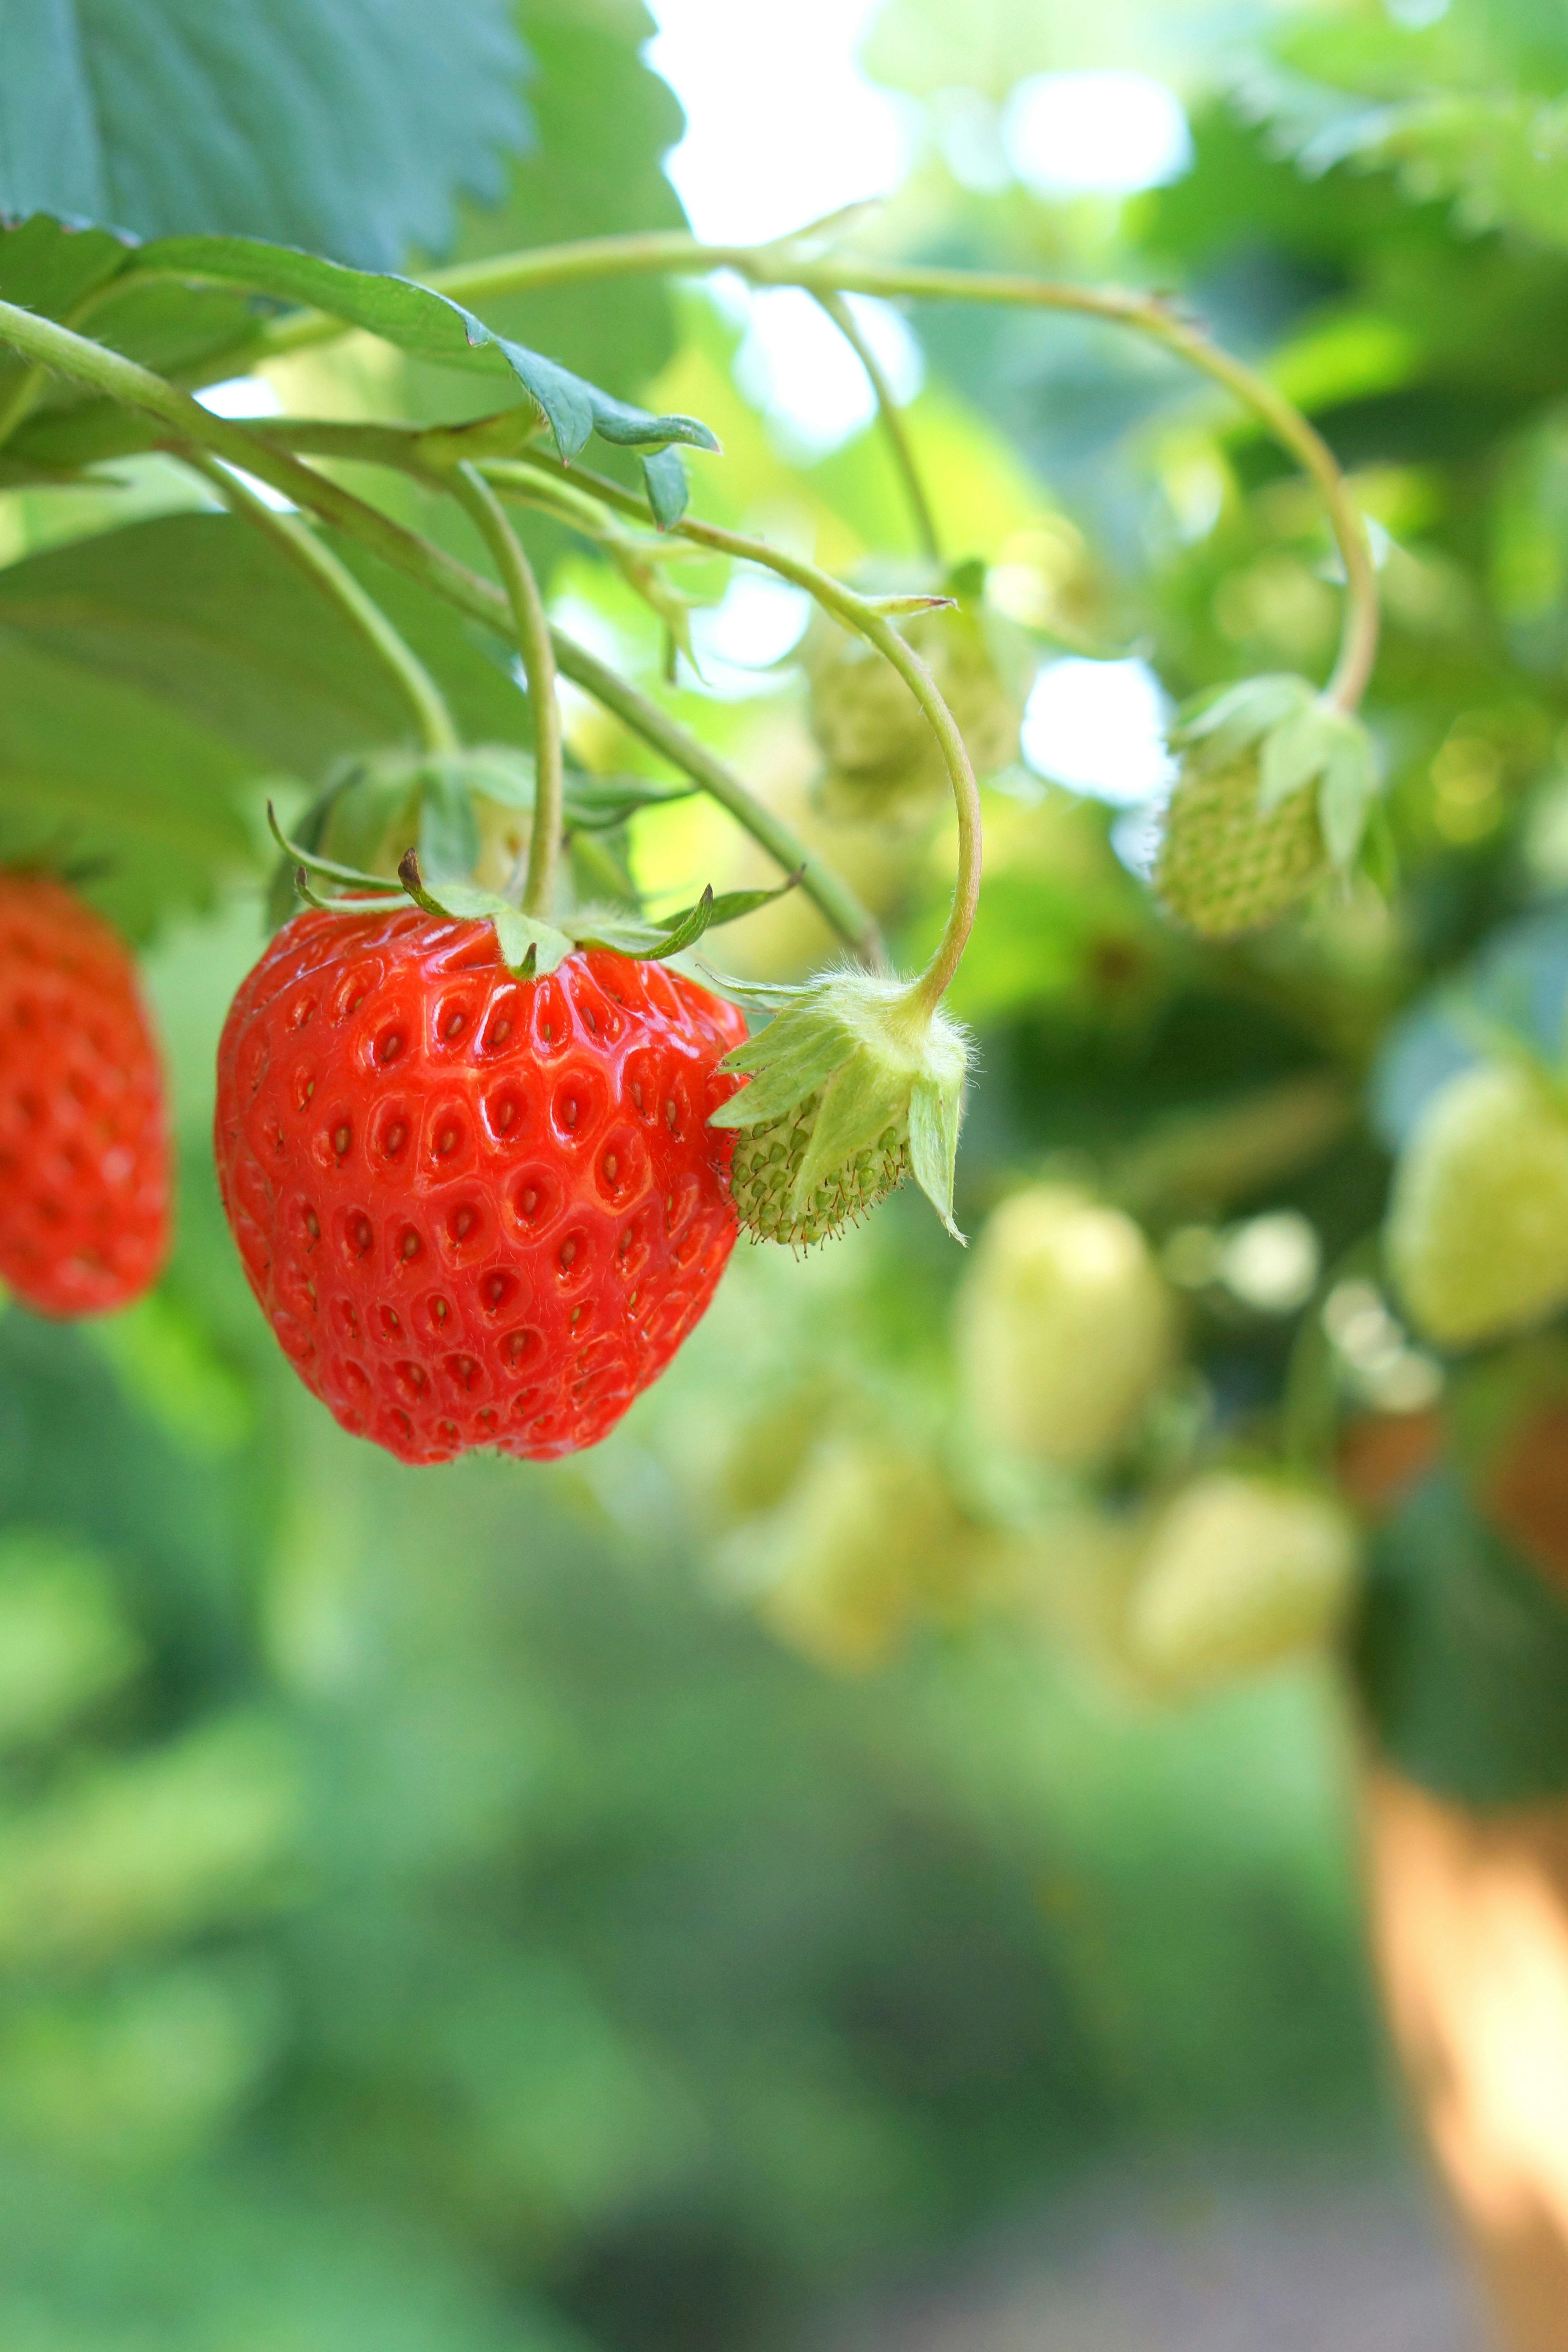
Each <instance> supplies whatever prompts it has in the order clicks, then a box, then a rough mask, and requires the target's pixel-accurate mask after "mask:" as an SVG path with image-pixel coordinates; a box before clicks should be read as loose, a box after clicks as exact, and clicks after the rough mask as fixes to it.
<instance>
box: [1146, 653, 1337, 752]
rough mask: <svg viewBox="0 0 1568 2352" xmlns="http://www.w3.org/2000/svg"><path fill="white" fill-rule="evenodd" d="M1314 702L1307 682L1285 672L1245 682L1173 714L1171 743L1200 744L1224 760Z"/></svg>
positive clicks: (1202, 696)
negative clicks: (1175, 714)
mask: <svg viewBox="0 0 1568 2352" xmlns="http://www.w3.org/2000/svg"><path fill="white" fill-rule="evenodd" d="M1315 700H1316V696H1315V695H1314V693H1313V690H1312V688H1311V687H1310V685H1309V684H1308V682H1307V680H1306V679H1305V678H1304V677H1294V676H1293V675H1292V674H1291V673H1290V672H1289V671H1278V672H1270V673H1268V674H1266V675H1265V676H1263V677H1246V678H1243V679H1242V680H1241V681H1240V683H1239V684H1238V685H1237V686H1230V687H1226V688H1224V689H1223V690H1222V691H1221V692H1220V693H1218V694H1214V695H1199V696H1197V697H1196V698H1194V700H1193V701H1192V702H1190V703H1188V704H1187V705H1186V706H1185V707H1184V709H1183V710H1182V711H1181V712H1180V713H1179V714H1178V716H1177V719H1176V723H1175V725H1174V726H1173V728H1172V730H1171V740H1172V742H1173V743H1174V744H1178V745H1180V744H1184V743H1202V744H1204V745H1205V748H1206V749H1207V751H1209V752H1210V753H1211V754H1212V756H1213V757H1214V758H1215V759H1216V760H1228V759H1231V758H1233V757H1234V756H1235V755H1236V754H1237V752H1238V751H1247V750H1249V749H1250V747H1251V746H1252V745H1253V744H1254V743H1256V742H1258V740H1259V739H1260V738H1261V737H1262V736H1264V735H1267V734H1268V732H1269V730H1271V729H1273V728H1276V727H1278V726H1279V725H1280V724H1281V723H1282V721H1284V720H1285V719H1289V718H1292V717H1293V716H1294V715H1295V714H1296V713H1297V712H1299V711H1300V710H1301V709H1303V708H1304V707H1305V706H1307V705H1308V704H1310V703H1311V702H1313V701H1315Z"/></svg>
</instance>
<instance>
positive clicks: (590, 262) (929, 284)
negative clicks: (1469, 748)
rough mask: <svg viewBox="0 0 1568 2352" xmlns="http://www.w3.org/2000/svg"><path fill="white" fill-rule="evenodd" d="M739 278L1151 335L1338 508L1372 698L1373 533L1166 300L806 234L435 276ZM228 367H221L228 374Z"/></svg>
mask: <svg viewBox="0 0 1568 2352" xmlns="http://www.w3.org/2000/svg"><path fill="white" fill-rule="evenodd" d="M722 269H732V270H735V271H736V272H737V273H738V274H739V275H740V276H741V277H742V278H747V279H749V280H750V281H751V283H752V285H754V286H798V287H801V288H803V289H805V291H806V292H807V293H809V294H815V295H816V297H817V299H818V300H822V299H823V298H824V297H827V298H833V297H836V296H837V297H840V298H841V297H842V296H843V295H845V294H871V295H879V296H881V297H882V298H883V299H894V300H896V299H900V297H902V298H904V299H913V300H916V301H931V302H994V303H997V304H1000V305H1002V306H1004V307H1006V308H1010V309H1019V310H1069V311H1076V312H1079V313H1080V314H1082V315H1085V316H1088V317H1089V318H1096V319H1103V320H1107V321H1109V322H1110V324H1111V325H1113V326H1121V327H1130V328H1131V330H1132V331H1133V332H1134V333H1136V334H1143V335H1148V336H1150V337H1151V338H1152V340H1153V341H1156V342H1159V343H1163V345H1164V347H1165V349H1166V350H1167V351H1168V352H1172V353H1173V355H1174V356H1175V357H1176V358H1178V359H1180V360H1182V361H1184V362H1185V363H1186V365H1188V366H1189V367H1193V368H1196V369H1197V370H1198V371H1199V373H1202V374H1204V375H1206V376H1209V377H1210V378H1211V379H1212V380H1213V381H1214V382H1215V383H1219V384H1223V385H1224V387H1225V389H1226V391H1227V392H1228V393H1230V394H1231V395H1232V397H1233V398H1235V399H1237V400H1239V401H1240V402H1241V403H1242V404H1243V406H1244V407H1246V408H1248V409H1250V410H1251V412H1252V414H1253V415H1254V416H1256V417H1257V419H1258V422H1259V424H1261V425H1264V426H1265V427H1266V429H1267V430H1268V432H1269V433H1270V434H1271V435H1272V436H1274V438H1275V439H1276V440H1278V441H1279V442H1280V443H1281V444H1282V445H1283V446H1284V447H1285V448H1287V449H1289V452H1290V454H1291V456H1292V457H1295V458H1296V459H1297V460H1298V462H1299V463H1300V465H1301V466H1302V467H1304V468H1305V470H1306V471H1307V472H1308V473H1309V474H1310V476H1311V478H1312V479H1313V481H1314V482H1316V484H1317V486H1318V488H1319V490H1320V491H1321V494H1322V499H1323V503H1324V505H1325V507H1326V508H1327V509H1328V515H1329V521H1330V524H1331V527H1332V530H1333V533H1334V537H1335V540H1336V541H1338V544H1339V551H1340V560H1341V562H1342V564H1343V566H1344V573H1345V622H1344V629H1343V633H1342V637H1341V644H1340V653H1339V658H1338V660H1337V662H1336V663H1335V666H1334V671H1333V675H1332V677H1331V678H1330V680H1329V682H1328V685H1327V687H1326V688H1325V689H1324V692H1325V696H1326V698H1327V699H1328V700H1329V701H1330V702H1331V703H1332V704H1333V705H1334V707H1335V708H1336V709H1340V710H1345V711H1350V710H1353V709H1355V708H1356V706H1357V704H1358V703H1359V702H1360V700H1361V698H1362V696H1363V693H1364V691H1365V689H1366V684H1367V680H1368V678H1369V677H1371V675H1372V667H1373V660H1374V658H1375V656H1376V652H1377V636H1378V602H1377V575H1376V571H1375V569H1374V567H1373V560H1372V551H1371V548H1370V546H1369V544H1368V541H1367V534H1366V526H1365V523H1364V521H1363V519H1362V515H1361V512H1360V510H1359V509H1358V508H1357V506H1356V504H1355V501H1354V499H1352V497H1351V494H1350V490H1349V488H1348V486H1347V484H1346V482H1345V478H1344V476H1343V475H1342V472H1341V471H1340V467H1339V465H1338V462H1337V460H1336V459H1335V457H1334V455H1333V452H1332V451H1331V449H1330V447H1329V446H1328V444H1327V442H1326V441H1324V439H1323V437H1322V436H1321V434H1320V433H1318V432H1317V431H1316V430H1315V429H1314V427H1313V426H1312V425H1310V424H1309V423H1308V421H1307V419H1306V417H1305V416H1303V415H1302V414H1301V412H1300V409H1299V408H1297V407H1296V406H1295V404H1294V403H1293V402H1291V401H1289V400H1287V399H1286V397H1285V395H1284V394H1283V393H1281V392H1279V391H1278V390H1277V389H1276V387H1275V386H1274V385H1273V384H1271V383H1269V382H1268V379H1267V378H1266V377H1264V376H1261V375H1259V374H1258V373H1257V372H1256V371H1255V370H1254V369H1252V368H1249V367H1247V365H1246V363H1245V362H1243V361H1241V360H1238V359H1237V358H1235V357H1234V356H1233V355H1232V354H1231V353H1230V352H1226V351H1222V350H1221V349H1220V347H1219V346H1218V345H1217V344H1216V343H1214V342H1211V341H1210V340H1209V338H1208V336H1207V335H1206V334H1205V332H1204V331H1203V329H1202V328H1201V327H1200V326H1198V325H1196V324H1195V323H1194V322H1192V321H1190V320H1186V319H1184V318H1183V317H1182V316H1181V314H1180V313H1179V312H1178V310H1176V309H1175V307H1174V306H1173V304H1172V303H1171V302H1170V301H1169V300H1168V299H1166V298H1165V297H1163V296H1162V295H1158V294H1144V293H1140V292H1138V291H1136V290H1134V289H1131V288H1126V287H1120V286H1074V285H1068V284H1065V283H1063V282H1062V281H1061V280H1059V279H1052V278H1026V277H1021V276H1016V275H1013V274H1011V273H1009V272H1006V271H1001V270H981V269H953V268H938V267H932V266H930V265H925V264H921V263H915V262H901V261H882V260H879V259H875V258H872V257H861V256H858V255H847V254H844V253H842V252H839V251H837V250H835V249H833V244H832V238H831V236H825V235H823V234H810V233H805V232H803V233H801V234H800V235H798V236H784V237H778V238H775V239H774V240H773V242H772V243H771V244H768V245H758V246H745V245H735V246H731V245H704V244H703V243H701V242H700V239H698V238H697V237H694V236H689V235H687V234H685V233H684V232H682V231H680V230H679V229H656V230H648V231H643V232H639V233H636V234H633V235H630V236H603V237H583V238H580V239H578V240H576V241H575V242H574V243H572V244H569V245H554V246H548V245H547V246H535V247H530V248H525V249H524V250H523V251H521V252H518V253H503V254H496V255H493V256H491V257H487V258H486V259H484V260H482V261H468V262H459V263H458V264H456V265H455V266H454V267H453V268H448V269H437V270H434V271H433V272H432V273H431V275H430V277H429V278H427V279H426V284H428V285H430V286H432V287H434V288H435V289H437V292H439V293H443V294H447V295H448V296H450V297H451V298H452V299H454V300H455V301H458V302H463V303H466V304H468V305H470V306H472V305H473V304H475V303H479V302H484V301H488V300H491V299H495V298H496V297H498V296H500V295H507V294H516V293H521V292H524V291H528V290H531V289H537V288H540V287H544V286H566V285H582V284H584V283H587V282H591V281H592V280H594V279H596V278H620V277H636V276H644V275H648V276H668V277H682V276H685V277H702V276H709V275H711V274H712V273H713V272H715V271H717V270H722ZM347 331H348V330H347V328H346V327H345V326H344V325H343V323H342V321H341V320H336V319H333V318H331V317H330V316H329V315H328V314H327V313H326V312H325V311H321V310H298V311H295V312H294V313H292V315H290V316H286V317H284V318H281V319H279V320H274V321H273V322H272V323H271V324H270V325H269V326H267V327H265V328H263V330H262V331H261V333H260V336H259V338H258V345H259V349H260V352H261V353H262V354H263V355H264V356H265V355H267V354H269V353H277V352H294V351H301V350H306V349H309V348H310V347H311V346H313V345H315V344H318V343H322V342H330V341H332V340H333V339H334V338H335V337H337V336H339V335H342V334H345V333H346V332H347ZM230 363H231V362H229V361H228V360H227V359H226V360H225V361H223V362H221V364H222V365H225V366H227V365H229V364H230Z"/></svg>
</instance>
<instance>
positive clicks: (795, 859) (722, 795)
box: [554, 630, 887, 970]
mask: <svg viewBox="0 0 1568 2352" xmlns="http://www.w3.org/2000/svg"><path fill="white" fill-rule="evenodd" d="M554 635H555V658H556V660H557V661H558V662H559V663H560V665H561V670H562V674H563V677H569V678H571V679H572V680H573V681H574V684H576V685H578V686H580V687H582V688H583V689H584V692H585V693H588V694H591V695H592V696H593V698H594V699H595V702H600V703H603V705H604V707H605V709H606V710H613V711H614V712H615V714H616V718H617V719H623V720H624V721H625V723H626V726H627V727H629V728H630V729H631V730H632V732H633V734H634V735H640V736H641V737H642V740H643V741H644V742H645V743H646V744H647V745H648V747H649V749H650V750H652V751H658V752H659V753H660V754H661V755H662V757H663V758H665V759H667V760H668V761H669V762H670V764H671V766H672V767H677V768H679V769H681V770H683V771H684V772H685V773H686V774H687V775H689V777H690V779H691V781H692V782H693V783H694V784H699V785H700V786H701V788H702V790H703V791H704V792H705V793H708V794H709V796H710V798H711V799H713V800H716V801H717V802H718V803H719V805H720V807H721V808H726V809H728V810H729V812H730V814H731V816H732V817H734V818H735V819H736V821H737V822H738V823H739V824H742V825H743V826H744V827H745V830H746V831H747V832H748V833H749V834H750V835H751V836H752V840H753V841H755V842H757V843H758V844H759V845H761V846H762V847H763V849H765V850H766V851H767V853H768V856H770V857H771V858H772V859H773V862H774V864H775V865H777V866H780V867H781V868H782V869H783V871H784V873H786V874H795V873H798V874H799V876H800V887H801V888H802V889H803V890H804V891H805V895H806V897H807V898H809V899H810V900H811V901H812V903H813V905H814V906H815V907H816V909H817V911H818V912H819V913H820V914H822V915H825V916H826V919H827V920H828V922H829V923H831V925H832V926H833V929H835V930H836V931H837V934H838V936H839V938H840V939H841V940H843V941H844V943H845V945H846V946H847V947H848V948H850V949H851V950H853V951H854V953H855V954H856V955H857V956H858V958H859V960H860V961H861V962H862V963H864V964H868V965H869V966H870V967H871V968H872V969H873V970H879V969H880V968H882V967H883V966H884V965H885V963H886V961H887V958H886V953H885V950H884V949H883V946H882V934H881V932H880V930H879V929H878V926H877V922H876V919H875V918H874V917H873V916H872V915H871V914H870V913H869V912H868V909H867V908H864V907H863V906H862V905H861V904H860V901H859V899H858V898H857V897H856V895H855V893H854V891H853V890H851V888H850V887H849V885H848V883H847V882H846V881H845V880H844V879H843V877H841V876H840V875H839V874H837V872H836V871H835V870H834V868H833V867H832V866H829V865H828V864H827V863H826V860H825V859H823V858H821V857H819V856H817V855H816V851H815V850H814V849H808V848H807V847H806V845H805V842H804V841H802V840H801V838H800V836H799V835H798V834H796V833H795V831H794V829H793V827H791V826H790V825H787V824H785V823H784V819H783V818H782V817H780V816H775V815H774V814H773V810H772V809H771V808H766V807H764V806H763V803H762V802H761V801H759V800H756V799H754V798H753V797H752V793H750V792H749V791H748V789H747V787H746V786H745V785H744V784H743V783H742V781H741V779H740V777H739V776H738V775H737V774H736V773H735V772H734V770H733V768H731V767H729V766H727V765H726V763H725V762H724V761H722V760H721V759H720V758H719V757H718V755H717V754H716V753H715V752H712V751H710V750H709V749H708V746H707V744H706V743H704V742H703V740H702V739H701V737H700V736H698V735H694V734H693V733H692V732H691V730H690V729H689V727H683V726H682V725H681V723H680V721H679V719H672V718H671V717H670V715H669V713H668V710H663V709H660V708H659V705H658V703H657V702H653V701H650V700H649V698H648V697H647V695H646V694H639V692H638V691H637V688H636V687H635V686H631V685H628V684H627V682H626V679H625V678H624V677H621V675H620V673H619V672H618V671H617V670H614V669H612V668H611V667H610V666H609V664H608V662H602V661H600V659H599V658H598V656H597V655H596V654H591V653H590V652H589V651H588V648H587V646H580V645H578V644H577V643H576V642H575V641H574V639H573V638H571V637H566V636H563V635H562V634H561V632H560V630H556V631H555V633H554Z"/></svg>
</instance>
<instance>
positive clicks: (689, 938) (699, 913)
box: [657, 884, 714, 956]
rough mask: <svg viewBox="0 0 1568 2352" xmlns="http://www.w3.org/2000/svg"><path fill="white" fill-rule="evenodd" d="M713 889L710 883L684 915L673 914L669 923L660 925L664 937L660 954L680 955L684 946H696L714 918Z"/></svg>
mask: <svg viewBox="0 0 1568 2352" xmlns="http://www.w3.org/2000/svg"><path fill="white" fill-rule="evenodd" d="M713 908H714V898H713V889H712V885H711V884H710V885H709V887H707V888H706V889H705V890H704V891H703V893H702V896H701V898H699V900H698V901H697V904H696V905H695V907H688V908H687V909H686V912H685V913H684V914H683V915H676V916H673V917H672V918H671V919H670V920H669V921H668V923H661V924H660V925H659V927H658V928H659V930H660V932H661V933H662V935H663V938H662V944H661V945H660V947H659V948H658V950H657V952H658V955H660V956H672V955H679V953H680V951H681V950H682V949H683V948H689V947H695V946H696V944H697V942H698V940H700V938H701V937H702V934H703V932H704V931H705V930H706V929H708V926H709V924H710V922H711V921H712V919H713Z"/></svg>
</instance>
